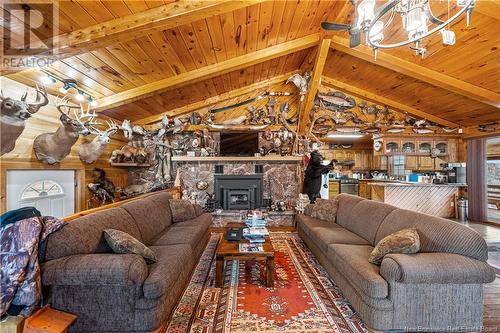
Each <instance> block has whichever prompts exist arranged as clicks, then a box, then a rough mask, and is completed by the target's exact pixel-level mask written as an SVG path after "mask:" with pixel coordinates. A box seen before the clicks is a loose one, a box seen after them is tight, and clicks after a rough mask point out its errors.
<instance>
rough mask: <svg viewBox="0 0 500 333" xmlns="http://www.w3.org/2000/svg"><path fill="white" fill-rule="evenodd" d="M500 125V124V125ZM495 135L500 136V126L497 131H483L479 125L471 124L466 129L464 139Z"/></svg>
mask: <svg viewBox="0 0 500 333" xmlns="http://www.w3.org/2000/svg"><path fill="white" fill-rule="evenodd" d="M499 127H500V125H499ZM493 136H500V128H499V129H498V130H496V131H495V132H481V131H479V129H478V126H470V127H466V128H465V129H464V136H463V137H464V139H476V138H487V137H493Z"/></svg>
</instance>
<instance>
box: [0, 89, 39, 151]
mask: <svg viewBox="0 0 500 333" xmlns="http://www.w3.org/2000/svg"><path fill="white" fill-rule="evenodd" d="M27 97H28V92H27V91H26V92H25V93H24V94H23V96H22V97H21V100H15V99H12V98H10V97H4V96H3V94H2V93H1V92H0V103H1V104H0V111H1V118H0V119H1V121H0V123H1V131H0V133H1V139H0V144H1V154H0V156H1V155H3V154H5V153H8V152H10V151H12V150H13V149H14V147H15V146H16V140H17V138H18V137H19V136H20V135H21V133H22V132H23V130H24V127H25V120H26V119H28V118H29V117H31V115H32V114H34V113H36V112H37V111H38V110H39V109H40V108H41V107H42V106H45V105H47V104H48V103H49V99H48V98H47V93H46V92H45V91H44V90H41V89H39V88H38V87H37V89H36V100H35V101H34V102H33V103H28V102H26V99H27Z"/></svg>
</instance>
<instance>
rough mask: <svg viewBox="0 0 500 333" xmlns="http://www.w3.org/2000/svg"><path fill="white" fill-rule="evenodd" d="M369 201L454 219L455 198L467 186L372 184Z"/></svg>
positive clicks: (406, 183)
mask: <svg viewBox="0 0 500 333" xmlns="http://www.w3.org/2000/svg"><path fill="white" fill-rule="evenodd" d="M370 188H371V199H372V200H376V201H382V202H385V203H388V204H390V205H393V206H396V207H399V208H404V209H409V210H413V211H416V212H420V213H425V214H429V215H434V216H440V217H455V209H456V207H455V205H456V204H455V197H456V196H457V195H459V193H460V191H461V190H464V189H465V188H467V184H424V183H411V182H394V183H392V182H372V183H371V184H370Z"/></svg>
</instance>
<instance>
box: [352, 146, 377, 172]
mask: <svg viewBox="0 0 500 333" xmlns="http://www.w3.org/2000/svg"><path fill="white" fill-rule="evenodd" d="M371 162H372V152H371V151H370V150H357V151H355V152H354V167H353V169H354V170H370V169H371V164H372V163H371Z"/></svg>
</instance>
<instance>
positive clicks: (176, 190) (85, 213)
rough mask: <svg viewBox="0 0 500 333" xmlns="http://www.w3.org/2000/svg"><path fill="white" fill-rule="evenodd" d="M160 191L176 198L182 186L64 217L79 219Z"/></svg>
mask: <svg viewBox="0 0 500 333" xmlns="http://www.w3.org/2000/svg"><path fill="white" fill-rule="evenodd" d="M160 192H167V193H172V196H173V197H174V198H176V197H178V196H180V193H181V188H180V187H172V188H169V189H166V190H162V191H157V192H149V193H145V194H142V195H139V196H136V197H133V198H130V199H126V200H122V201H117V202H113V203H110V204H108V205H104V206H99V207H96V208H91V209H87V210H83V211H81V212H78V213H75V214H73V215H70V216H66V217H65V218H64V221H67V222H69V221H72V220H75V219H77V218H79V217H82V216H85V215H90V214H93V213H96V212H99V211H101V210H105V209H109V208H113V207H118V206H120V205H122V204H124V203H127V202H131V201H134V200H138V199H142V198H146V197H148V196H150V195H153V194H156V193H160Z"/></svg>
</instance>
